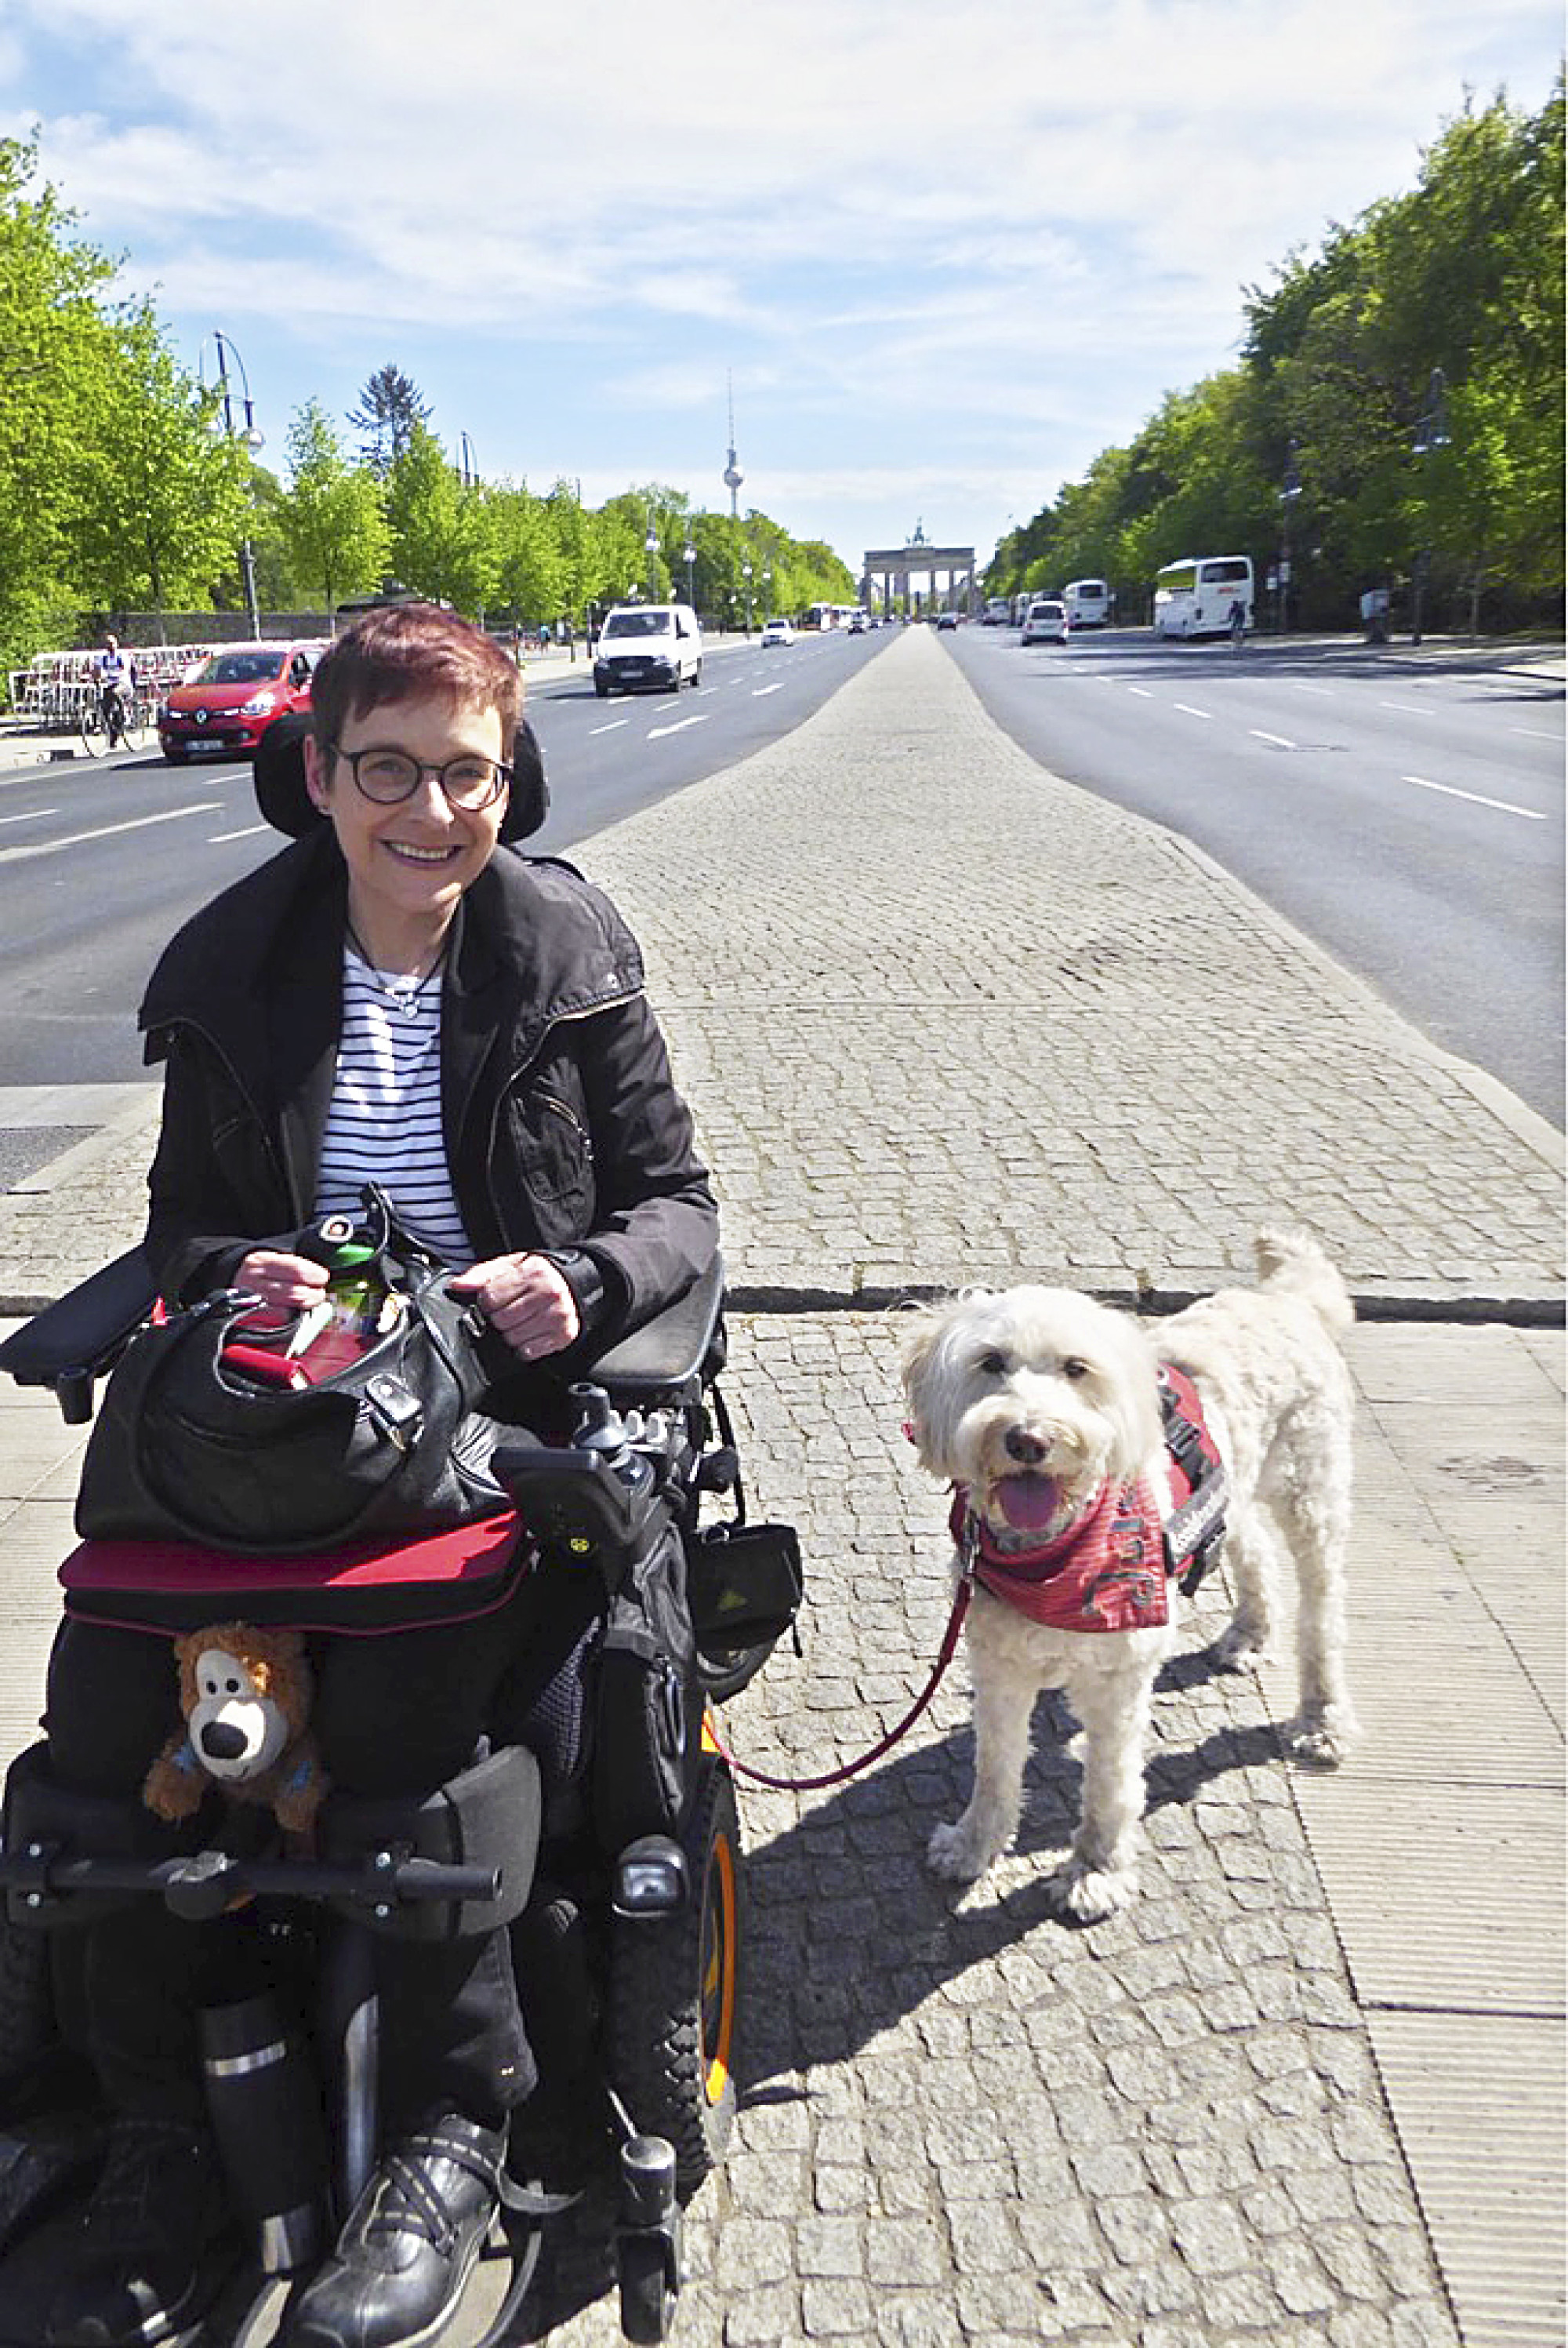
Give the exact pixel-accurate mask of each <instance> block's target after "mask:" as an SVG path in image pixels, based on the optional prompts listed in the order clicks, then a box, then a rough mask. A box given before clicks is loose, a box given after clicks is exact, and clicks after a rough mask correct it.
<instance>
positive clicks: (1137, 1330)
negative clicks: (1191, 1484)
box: [1102, 1313, 1165, 1476]
mask: <svg viewBox="0 0 1568 2348" xmlns="http://www.w3.org/2000/svg"><path fill="white" fill-rule="evenodd" d="M1106 1319H1107V1321H1108V1323H1112V1324H1113V1328H1112V1329H1108V1331H1107V1335H1108V1337H1109V1338H1110V1347H1109V1350H1110V1351H1111V1352H1112V1353H1113V1354H1115V1357H1116V1360H1115V1371H1116V1375H1115V1382H1114V1387H1113V1390H1112V1393H1111V1394H1110V1395H1109V1396H1108V1397H1107V1398H1106V1399H1104V1400H1103V1401H1102V1408H1103V1409H1104V1410H1105V1411H1106V1412H1107V1414H1108V1415H1109V1416H1110V1417H1111V1418H1112V1420H1113V1421H1114V1423H1115V1426H1116V1429H1117V1437H1118V1442H1119V1445H1120V1447H1121V1451H1122V1457H1121V1458H1120V1459H1119V1460H1117V1461H1116V1462H1115V1472H1116V1473H1117V1474H1119V1475H1122V1476H1133V1475H1136V1474H1137V1472H1138V1470H1139V1469H1140V1468H1142V1467H1143V1465H1144V1463H1145V1462H1146V1461H1147V1460H1148V1459H1149V1458H1150V1457H1151V1456H1152V1455H1153V1454H1154V1453H1156V1452H1158V1451H1159V1450H1160V1448H1161V1447H1162V1445H1163V1442H1164V1439H1165V1429H1164V1421H1163V1418H1162V1416H1161V1414H1160V1387H1159V1380H1158V1376H1157V1374H1156V1373H1157V1363H1156V1359H1155V1354H1154V1347H1153V1342H1152V1341H1151V1339H1150V1337H1149V1335H1148V1333H1147V1331H1146V1330H1145V1329H1144V1328H1143V1325H1142V1324H1141V1323H1139V1322H1137V1321H1134V1320H1133V1319H1132V1317H1131V1315H1130V1314H1128V1313H1108V1314H1107V1315H1106Z"/></svg>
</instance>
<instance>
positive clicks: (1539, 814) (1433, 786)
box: [1399, 775, 1546, 823]
mask: <svg viewBox="0 0 1568 2348" xmlns="http://www.w3.org/2000/svg"><path fill="white" fill-rule="evenodd" d="M1399 780H1400V781H1401V782H1402V783H1414V785H1415V786H1416V788H1417V789H1418V790H1419V791H1441V793H1442V795H1443V797H1444V798H1448V799H1469V801H1470V802H1471V806H1472V807H1489V808H1497V809H1498V811H1499V813H1500V814H1502V815H1522V817H1523V818H1524V819H1525V821H1526V822H1527V823H1544V822H1545V820H1546V817H1545V814H1544V812H1543V811H1542V808H1522V807H1515V806H1514V804H1513V802H1512V799H1489V798H1483V796H1482V795H1481V792H1480V791H1461V790H1457V789H1456V788H1454V786H1453V784H1452V783H1430V782H1428V780H1427V778H1426V777H1425V775H1401V776H1400V777H1399Z"/></svg>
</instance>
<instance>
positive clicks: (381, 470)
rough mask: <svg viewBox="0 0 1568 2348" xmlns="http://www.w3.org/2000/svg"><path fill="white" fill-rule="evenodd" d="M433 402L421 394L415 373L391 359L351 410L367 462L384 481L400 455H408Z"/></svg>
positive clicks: (427, 419) (352, 420) (427, 418)
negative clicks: (408, 371) (405, 370)
mask: <svg viewBox="0 0 1568 2348" xmlns="http://www.w3.org/2000/svg"><path fill="white" fill-rule="evenodd" d="M430 413H431V411H430V404H429V402H428V401H427V400H425V399H422V398H421V397H420V395H419V386H418V385H417V384H416V383H415V380H414V378H413V376H406V375H405V374H404V372H403V369H402V368H401V367H400V366H394V365H393V362H392V361H391V360H390V359H388V360H387V362H386V364H385V366H378V367H377V368H376V370H375V373H374V375H373V376H370V377H369V379H368V381H367V382H366V384H365V386H364V390H363V391H362V392H361V393H360V396H359V406H358V407H354V408H351V409H350V410H349V417H348V420H349V422H350V423H351V424H352V425H353V426H354V429H355V431H357V432H359V433H360V434H361V435H362V436H363V439H362V443H361V445H362V447H363V449H364V458H365V462H366V463H367V464H368V465H369V467H370V469H371V470H372V472H373V473H374V474H375V475H376V476H377V478H378V479H382V480H384V479H386V476H387V475H388V474H389V473H390V472H391V470H392V468H393V467H394V465H395V463H396V462H397V459H398V458H400V457H403V456H406V455H407V453H408V450H409V448H411V447H412V445H413V441H414V436H415V432H417V431H418V430H419V429H420V427H422V426H423V425H425V424H427V423H428V422H429V421H430Z"/></svg>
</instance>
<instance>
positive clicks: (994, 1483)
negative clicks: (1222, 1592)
mask: <svg viewBox="0 0 1568 2348" xmlns="http://www.w3.org/2000/svg"><path fill="white" fill-rule="evenodd" d="M1255 1244H1256V1252H1257V1259H1258V1270H1259V1274H1260V1285H1259V1286H1258V1287H1256V1288H1250V1289H1237V1288H1227V1289H1222V1290H1221V1291H1220V1292H1218V1293H1217V1294H1215V1295H1214V1296H1209V1297H1205V1298H1204V1299H1203V1300H1202V1301H1201V1302H1199V1303H1196V1304H1194V1305H1191V1306H1190V1307H1189V1308H1188V1309H1187V1310H1186V1311H1185V1312H1184V1313H1176V1314H1174V1315H1173V1317H1172V1318H1170V1319H1168V1320H1164V1321H1158V1322H1153V1323H1140V1322H1138V1321H1135V1320H1133V1319H1132V1318H1131V1317H1130V1316H1129V1315H1128V1314H1125V1313H1118V1312H1114V1311H1112V1310H1111V1309H1110V1308H1109V1307H1107V1306H1105V1305H1102V1304H1099V1303H1095V1302H1094V1301H1093V1300H1092V1299H1091V1298H1089V1297H1086V1296H1081V1295H1078V1294H1076V1293H1075V1292H1072V1291H1071V1290H1067V1289H1057V1288H1030V1287H1023V1288H1014V1289H1010V1290H1007V1291H1004V1292H992V1291H986V1290H979V1291H970V1292H966V1293H965V1294H963V1295H961V1296H959V1297H958V1298H956V1299H954V1300H953V1301H952V1302H951V1303H948V1304H946V1305H942V1306H939V1307H938V1308H937V1309H936V1310H934V1311H932V1312H930V1313H924V1314H922V1316H921V1320H920V1324H919V1326H918V1328H917V1332H916V1334H915V1335H914V1337H913V1339H912V1340H911V1342H910V1343H909V1344H908V1345H907V1349H906V1354H905V1361H904V1384H905V1391H906V1394H907V1398H908V1405H909V1428H908V1432H909V1434H910V1437H911V1438H912V1440H913V1441H914V1443H915V1445H916V1447H917V1451H918V1454H919V1457H920V1461H921V1464H922V1466H923V1467H925V1468H928V1469H929V1470H930V1472H931V1473H932V1475H934V1476H938V1477H940V1478H943V1479H944V1480H945V1481H948V1482H949V1483H951V1484H952V1485H953V1486H954V1487H955V1488H956V1498H955V1500H954V1506H953V1519H952V1521H953V1530H954V1535H955V1539H956V1541H957V1543H958V1562H959V1566H960V1569H961V1570H973V1571H974V1572H975V1574H976V1576H977V1579H976V1581H975V1587H974V1590H973V1594H972V1597H971V1601H970V1604H969V1610H968V1617H967V1619H966V1622H965V1633H966V1637H967V1640H968V1652H969V1660H970V1667H971V1671H972V1674H973V1680H974V1719H975V1783H974V1791H973V1793H972V1795H971V1796H970V1798H969V1805H968V1808H967V1809H966V1810H965V1812H964V1814H963V1816H962V1817H961V1818H958V1820H957V1821H956V1822H955V1823H954V1824H953V1825H951V1826H942V1827H938V1828H937V1831H936V1833H935V1834H934V1835H933V1836H932V1838H931V1844H930V1850H929V1859H930V1863H931V1865H932V1867H933V1868H935V1869H937V1871H938V1873H939V1874H942V1875H945V1876H949V1877H952V1878H954V1879H957V1880H959V1881H968V1880H969V1879H971V1878H972V1877H974V1876H977V1875H979V1874H980V1873H981V1872H982V1871H983V1870H984V1869H986V1868H987V1867H989V1865H990V1863H991V1861H992V1860H993V1859H995V1858H997V1856H998V1855H999V1852H1001V1851H1002V1850H1003V1849H1005V1848H1006V1847H1007V1844H1008V1843H1009V1840H1010V1838H1011V1837H1012V1834H1013V1831H1014V1829H1015V1828H1016V1826H1017V1824H1018V1817H1019V1807H1020V1800H1021V1796H1022V1784H1023V1767H1024V1762H1025V1758H1026V1756H1027V1752H1028V1746H1029V1730H1030V1714H1031V1712H1032V1710H1033V1706H1034V1700H1035V1697H1036V1695H1037V1694H1038V1693H1039V1691H1040V1689H1041V1688H1046V1687H1061V1688H1064V1689H1065V1690H1066V1693H1067V1696H1068V1700H1069V1702H1070V1703H1071V1706H1072V1709H1073V1711H1074V1713H1075V1714H1076V1715H1077V1717H1078V1719H1079V1720H1080V1722H1081V1724H1082V1727H1083V1732H1084V1734H1083V1738H1082V1759H1083V1802H1082V1816H1081V1822H1080V1825H1079V1828H1078V1832H1077V1835H1076V1837H1075V1838H1074V1840H1073V1845H1072V1849H1071V1854H1070V1855H1069V1857H1068V1859H1067V1860H1066V1862H1065V1864H1064V1865H1062V1866H1061V1867H1060V1868H1059V1869H1057V1870H1056V1872H1055V1874H1054V1875H1053V1876H1052V1877H1051V1879H1050V1888H1051V1893H1052V1898H1053V1900H1054V1902H1055V1904H1056V1905H1057V1906H1058V1907H1059V1908H1061V1909H1064V1910H1067V1911H1068V1912H1069V1913H1071V1915H1073V1916H1075V1917H1077V1918H1079V1919H1080V1920H1081V1921H1085V1922H1090V1921H1094V1920H1095V1919H1096V1918H1099V1917H1102V1916H1108V1915H1110V1914H1111V1913H1112V1910H1115V1909H1118V1908H1122V1907H1124V1906H1125V1905H1126V1903H1127V1901H1128V1900H1130V1899H1131V1898H1132V1895H1133V1892H1134V1891H1135V1890H1136V1889H1137V1882H1136V1875H1135V1865H1136V1852H1137V1843H1138V1828H1139V1821H1140V1819H1141V1818H1142V1817H1143V1748H1144V1740H1145V1736H1146V1734H1147V1729H1148V1721H1149V1706H1150V1698H1151V1695H1152V1693H1153V1685H1154V1681H1155V1678H1156V1676H1157V1674H1158V1673H1159V1670H1160V1667H1161V1665H1162V1663H1163V1662H1164V1660H1165V1658H1166V1656H1167V1655H1168V1654H1169V1653H1170V1652H1171V1650H1172V1647H1173V1644H1174V1643H1175V1638H1176V1627H1175V1624H1174V1622H1173V1621H1171V1620H1169V1619H1168V1611H1169V1609H1168V1601H1167V1574H1166V1570H1165V1568H1166V1559H1165V1556H1164V1554H1163V1539H1162V1534H1163V1529H1164V1527H1165V1526H1166V1525H1167V1523H1168V1522H1169V1521H1170V1520H1171V1519H1172V1516H1173V1508H1174V1506H1175V1494H1176V1491H1178V1490H1179V1486H1177V1487H1174V1488H1173V1476H1172V1468H1173V1462H1172V1458H1171V1454H1170V1451H1169V1449H1168V1447H1167V1441H1166V1437H1165V1432H1164V1429H1163V1423H1162V1413H1161V1403H1160V1392H1159V1383H1158V1375H1159V1373H1158V1365H1160V1364H1162V1363H1163V1364H1169V1365H1174V1366H1175V1367H1176V1368H1177V1369H1178V1370H1180V1371H1184V1372H1185V1373H1186V1374H1187V1375H1188V1377H1189V1378H1190V1379H1191V1381H1192V1385H1193V1387H1194V1388H1195V1389H1196V1394H1197V1396H1198V1398H1199V1400H1200V1402H1201V1406H1202V1414H1201V1415H1202V1416H1203V1417H1204V1419H1205V1420H1206V1422H1207V1433H1208V1436H1209V1437H1211V1438H1212V1448H1213V1450H1214V1452H1215V1453H1216V1454H1217V1457H1218V1458H1219V1459H1220V1460H1221V1461H1222V1462H1223V1466H1224V1472H1225V1479H1226V1481H1227V1482H1228V1495H1226V1494H1224V1493H1223V1492H1222V1491H1221V1489H1220V1488H1218V1487H1216V1488H1215V1489H1214V1495H1213V1497H1214V1498H1222V1497H1223V1498H1225V1516H1226V1529H1225V1540H1224V1550H1223V1556H1224V1560H1225V1565H1226V1566H1227V1567H1228V1568H1229V1570H1230V1572H1231V1574H1232V1577H1233V1581H1234V1584H1235V1591H1236V1593H1237V1604H1236V1609H1235V1617H1234V1620H1233V1621H1232V1622H1231V1625H1230V1628H1229V1630H1228V1631H1227V1632H1226V1633H1225V1637H1224V1639H1223V1640H1222V1641H1221V1642H1220V1644H1219V1647H1218V1649H1217V1650H1216V1655H1217V1660H1218V1661H1219V1662H1220V1663H1223V1664H1224V1665H1225V1667H1226V1668H1227V1669H1232V1670H1242V1669H1245V1668H1246V1667H1247V1666H1248V1665H1250V1664H1254V1663H1259V1662H1261V1661H1262V1660H1263V1659H1264V1657H1265V1655H1266V1651H1267V1648H1268V1644H1269V1638H1270V1632H1271V1629H1272V1627H1273V1622H1272V1618H1273V1612H1274V1601H1273V1594H1272V1593H1273V1591H1274V1586H1275V1580H1276V1576H1275V1570H1274V1569H1275V1566H1276V1560H1277V1551H1278V1546H1279V1542H1278V1538H1277V1536H1278V1535H1283V1537H1284V1540H1285V1544H1286V1547H1287V1548H1288V1550H1289V1551H1290V1552H1291V1555H1292V1557H1293V1558H1294V1560H1295V1565H1296V1577H1297V1584H1298V1592H1299V1605H1298V1628H1297V1647H1298V1654H1299V1670H1300V1710H1299V1714H1298V1716H1297V1718H1296V1722H1295V1723H1294V1725H1293V1727H1292V1730H1291V1735H1290V1742H1291V1746H1292V1749H1293V1750H1294V1751H1295V1752H1296V1753H1297V1754H1298V1755H1301V1756H1304V1757H1306V1758H1307V1759H1310V1760H1313V1761H1317V1762H1319V1763H1322V1764H1324V1765H1326V1766H1333V1765H1335V1764H1337V1762H1338V1761H1340V1760H1341V1759H1342V1758H1343V1756H1344V1755H1345V1753H1346V1752H1347V1751H1348V1747H1349V1746H1350V1744H1351V1742H1352V1740H1353V1739H1354V1737H1355V1735H1356V1722H1355V1716H1354V1714H1353V1712H1352V1710H1351V1704H1350V1697H1349V1693H1348V1688H1347V1685H1346V1681H1345V1609H1344V1569H1345V1553H1346V1546H1347V1542H1348V1536H1349V1528H1350V1464H1351V1422H1352V1410H1353V1398H1352V1394H1351V1386H1350V1378H1349V1374H1348V1371H1347V1369H1346V1367H1345V1364H1344V1362H1343V1360H1342V1358H1341V1356H1340V1354H1339V1350H1338V1347H1337V1343H1336V1342H1335V1341H1336V1338H1337V1336H1338V1335H1339V1334H1342V1333H1343V1332H1345V1331H1346V1330H1348V1328H1349V1327H1350V1325H1351V1322H1352V1320H1353V1318H1354V1307H1353V1305H1352V1304H1351V1302H1350V1298H1349V1295H1348V1292H1347V1290H1346V1288H1345V1284H1344V1282H1343V1281H1342V1280H1341V1279H1340V1277H1339V1275H1338V1273H1337V1272H1336V1271H1335V1270H1334V1267H1333V1266H1332V1265H1331V1264H1330V1263H1329V1262H1328V1260H1327V1257H1326V1256H1325V1255H1324V1254H1323V1253H1322V1251H1321V1250H1320V1249H1319V1248H1318V1247H1317V1245H1316V1243H1315V1242H1314V1241H1311V1240H1309V1239H1307V1238H1305V1237H1303V1236H1301V1235H1298V1234H1289V1235H1282V1234H1275V1233H1266V1234H1264V1235H1263V1236H1261V1237H1260V1238H1259V1239H1258V1240H1257V1241H1256V1243H1255ZM1188 1391H1189V1395H1190V1393H1191V1389H1189V1390H1188ZM1197 1505H1198V1504H1197V1503H1194V1506H1197ZM999 1591H1002V1592H1005V1593H1007V1594H1005V1595H999V1594H997V1593H998V1592H999ZM1169 1595H1170V1599H1171V1600H1173V1599H1174V1596H1175V1592H1174V1591H1173V1590H1171V1591H1170V1593H1169Z"/></svg>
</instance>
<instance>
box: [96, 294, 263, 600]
mask: <svg viewBox="0 0 1568 2348" xmlns="http://www.w3.org/2000/svg"><path fill="white" fill-rule="evenodd" d="M109 358H110V375H109V380H108V385H107V386H106V388H107V391H108V413H107V416H106V418H105V423H106V426H107V428H105V429H102V430H100V431H99V432H98V433H97V435H95V436H94V438H93V439H92V440H91V441H89V442H88V443H87V445H85V446H83V447H82V448H79V449H78V451H77V457H76V461H75V463H74V464H73V465H72V467H71V479H72V485H73V495H74V499H75V505H76V513H75V517H74V520H73V523H72V525H71V528H70V531H69V537H70V541H71V544H72V551H73V555H74V565H73V568H74V572H75V575H76V578H77V582H79V584H80V586H81V587H82V589H83V590H84V592H86V593H87V596H88V597H89V598H90V599H91V600H92V601H93V602H97V603H98V604H101V605H102V606H104V607H105V608H106V609H108V610H126V611H152V612H164V611H167V610H169V609H170V608H171V607H172V608H181V607H186V608H189V607H190V606H192V605H195V606H197V607H199V608H205V607H206V606H207V605H208V604H209V603H210V598H211V591H212V582H213V581H214V580H215V579H217V578H219V577H220V575H222V574H223V573H225V572H233V570H234V569H235V566H236V551H237V549H238V547H239V544H240V541H241V539H242V538H243V537H244V536H245V535H246V532H247V530H248V529H249V526H250V519H251V514H250V500H249V490H248V480H249V475H250V469H251V459H250V456H249V453H248V451H247V450H246V449H245V448H243V446H242V445H241V443H240V442H238V441H236V440H234V439H231V438H230V437H229V436H228V435H227V434H220V435H219V436H218V437H217V438H214V437H213V435H212V433H211V432H210V429H209V426H210V422H211V420H212V406H213V395H210V394H206V393H203V392H202V391H201V390H200V387H199V386H197V384H196V383H195V382H194V381H193V380H192V378H191V377H190V375H189V374H188V373H187V372H186V371H185V370H184V369H183V368H182V367H180V366H179V364H178V362H177V361H176V360H175V358H174V356H173V355H172V353H171V352H170V351H169V346H168V345H167V343H166V342H165V340H164V338H163V335H162V332H161V330H160V328H159V324H158V321H157V319H156V317H155V316H154V315H153V313H152V310H151V308H150V306H149V305H147V304H138V305H137V306H136V307H134V308H132V309H131V310H129V311H128V314H126V315H125V316H124V317H123V318H121V319H119V320H118V321H117V322H116V323H115V326H114V330H113V335H112V338H111V343H110V351H109Z"/></svg>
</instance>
